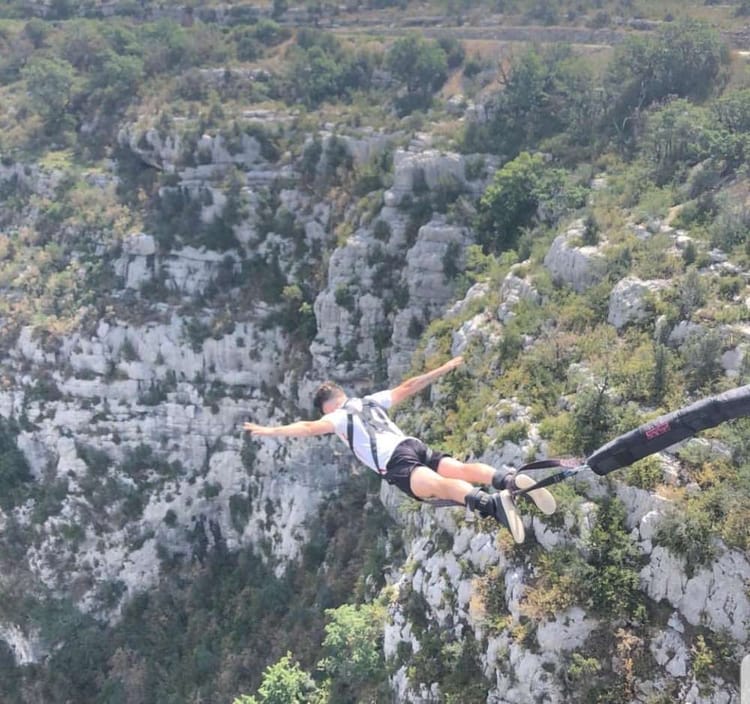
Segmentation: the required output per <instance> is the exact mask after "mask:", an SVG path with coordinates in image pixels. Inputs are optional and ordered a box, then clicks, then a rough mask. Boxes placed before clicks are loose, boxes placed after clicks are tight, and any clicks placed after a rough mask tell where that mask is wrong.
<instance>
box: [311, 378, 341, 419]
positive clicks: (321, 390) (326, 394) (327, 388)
mask: <svg viewBox="0 0 750 704" xmlns="http://www.w3.org/2000/svg"><path fill="white" fill-rule="evenodd" d="M341 394H343V395H344V396H346V392H345V391H344V389H342V388H341V387H340V386H339V385H338V384H335V383H334V382H332V381H325V382H323V383H322V384H321V385H320V386H319V387H318V390H317V391H316V392H315V396H313V406H315V408H316V410H317V411H318V413H323V404H324V403H325V402H326V401H330V400H331V399H332V398H336V396H339V395H341Z"/></svg>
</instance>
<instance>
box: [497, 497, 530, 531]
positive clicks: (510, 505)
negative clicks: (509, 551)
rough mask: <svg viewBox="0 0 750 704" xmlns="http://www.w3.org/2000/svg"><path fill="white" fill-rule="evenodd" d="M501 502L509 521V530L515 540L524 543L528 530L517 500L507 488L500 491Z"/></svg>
mask: <svg viewBox="0 0 750 704" xmlns="http://www.w3.org/2000/svg"><path fill="white" fill-rule="evenodd" d="M500 503H501V505H502V507H503V511H505V518H506V520H507V521H508V530H509V531H510V534H511V535H512V536H513V540H515V541H516V542H517V543H522V542H523V541H524V540H525V539H526V530H525V529H524V527H523V519H522V518H521V514H520V513H519V512H518V509H517V508H516V502H515V501H513V497H512V496H511V495H510V492H509V491H508V490H507V489H503V490H502V491H501V492H500Z"/></svg>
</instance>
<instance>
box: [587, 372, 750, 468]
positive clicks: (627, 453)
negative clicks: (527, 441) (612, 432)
mask: <svg viewBox="0 0 750 704" xmlns="http://www.w3.org/2000/svg"><path fill="white" fill-rule="evenodd" d="M747 415H750V385H747V386H741V387H739V388H737V389H732V390H731V391H726V392H724V393H722V394H717V395H716V396H710V397H709V398H705V399H703V400H701V401H696V402H695V403H693V404H691V405H690V406H685V408H681V409H679V410H677V411H673V412H672V413H667V414H666V415H663V416H660V417H659V418H657V419H656V420H652V421H649V422H648V423H644V424H643V425H641V426H640V427H638V428H636V429H635V430H631V431H630V432H628V433H625V434H624V435H620V436H619V437H617V438H615V439H614V440H611V441H610V442H608V443H607V444H606V445H603V446H602V447H600V448H599V449H598V450H596V451H595V452H594V453H593V454H592V455H590V456H589V457H588V459H587V460H586V464H587V465H588V466H589V467H590V468H591V469H592V470H593V471H594V472H595V473H596V474H598V475H599V476H604V475H605V474H609V473H610V472H612V471H614V470H615V469H620V468H621V467H627V466H628V465H629V464H633V462H637V461H638V460H640V459H643V458H644V457H648V456H649V455H652V454H654V453H655V452H660V451H661V450H664V449H666V448H667V447H669V446H670V445H674V444H675V443H678V442H680V441H682V440H685V439H686V438H689V437H691V436H693V435H695V434H696V433H699V432H700V431H701V430H705V429H706V428H713V427H714V426H716V425H719V424H720V423H723V422H724V421H727V420H732V419H734V418H740V417H742V416H747Z"/></svg>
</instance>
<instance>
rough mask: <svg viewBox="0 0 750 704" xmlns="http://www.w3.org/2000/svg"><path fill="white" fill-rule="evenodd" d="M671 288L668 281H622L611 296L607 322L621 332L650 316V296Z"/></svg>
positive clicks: (628, 279)
mask: <svg viewBox="0 0 750 704" xmlns="http://www.w3.org/2000/svg"><path fill="white" fill-rule="evenodd" d="M668 286H669V282H668V281H641V280H640V279H637V278H634V277H628V278H625V279H622V281H619V282H618V283H617V284H615V287H614V288H613V289H612V293H611V294H610V296H609V313H608V315H607V321H608V322H609V323H610V325H614V326H615V327H616V328H617V329H618V330H621V329H622V328H624V327H625V326H626V325H628V324H630V323H636V322H638V321H641V320H644V319H645V318H646V317H647V316H648V310H647V305H648V299H649V296H653V295H657V294H658V293H659V291H662V290H663V289H665V288H666V287H668Z"/></svg>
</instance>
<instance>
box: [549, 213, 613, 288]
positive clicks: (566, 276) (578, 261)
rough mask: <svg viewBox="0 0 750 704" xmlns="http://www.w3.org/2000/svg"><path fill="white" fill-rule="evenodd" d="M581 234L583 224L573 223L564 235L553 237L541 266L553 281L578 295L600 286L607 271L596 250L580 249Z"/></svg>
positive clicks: (593, 247)
mask: <svg viewBox="0 0 750 704" xmlns="http://www.w3.org/2000/svg"><path fill="white" fill-rule="evenodd" d="M583 233H584V224H583V222H582V221H578V222H576V223H574V225H573V226H572V227H570V228H569V229H568V230H567V231H566V232H565V233H563V234H561V235H558V236H557V237H555V239H554V241H553V242H552V246H551V247H550V249H549V251H548V252H547V255H546V256H545V257H544V266H546V267H547V269H548V270H549V272H550V274H552V278H553V279H554V280H555V281H557V282H559V283H562V284H566V285H568V286H570V287H571V288H572V289H573V290H574V291H576V292H578V293H581V292H583V291H585V290H586V289H588V288H590V287H591V286H594V285H595V284H597V283H599V282H600V281H601V280H602V278H603V276H604V274H605V273H606V270H607V264H606V261H605V259H604V257H603V256H602V254H601V252H600V249H599V247H598V246H597V247H595V246H580V245H579V244H578V241H580V240H581V238H582V237H583Z"/></svg>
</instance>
